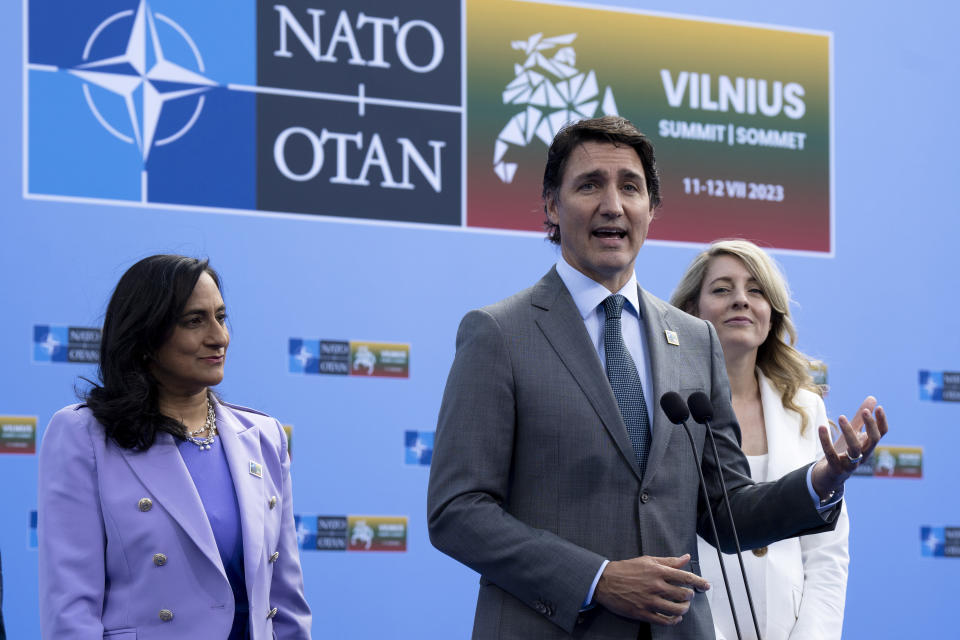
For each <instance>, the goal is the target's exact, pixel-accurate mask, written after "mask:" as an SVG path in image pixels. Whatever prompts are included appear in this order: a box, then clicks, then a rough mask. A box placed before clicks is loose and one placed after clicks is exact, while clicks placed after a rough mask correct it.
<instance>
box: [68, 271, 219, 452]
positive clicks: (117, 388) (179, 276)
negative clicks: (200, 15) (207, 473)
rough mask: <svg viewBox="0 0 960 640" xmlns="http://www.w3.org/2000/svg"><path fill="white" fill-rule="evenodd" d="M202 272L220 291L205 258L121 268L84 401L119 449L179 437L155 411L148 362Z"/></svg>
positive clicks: (176, 424)
mask: <svg viewBox="0 0 960 640" xmlns="http://www.w3.org/2000/svg"><path fill="white" fill-rule="evenodd" d="M203 273H207V274H209V275H210V277H211V278H213V281H214V282H215V283H216V285H217V288H218V289H219V288H220V278H219V277H218V276H217V272H216V271H214V270H213V269H212V268H211V267H210V265H209V264H208V261H207V260H198V259H197V258H188V257H186V256H178V255H156V256H150V257H149V258H144V259H143V260H141V261H139V262H137V263H136V264H135V265H133V266H132V267H130V268H129V269H127V272H126V273H124V274H123V277H121V278H120V282H118V283H117V288H116V289H115V290H114V292H113V296H111V298H110V304H109V305H107V314H106V317H105V318H104V320H103V333H102V336H101V342H100V366H99V369H98V372H97V374H98V378H99V380H100V384H97V383H95V382H91V388H90V390H89V391H87V392H86V394H84V396H85V397H84V402H85V404H86V406H87V407H89V408H90V411H92V412H93V415H94V417H95V418H96V419H97V421H98V422H100V424H102V425H103V428H104V429H105V430H106V435H107V438H108V439H112V440H113V441H114V442H116V443H117V445H119V446H120V447H123V448H125V449H136V450H141V451H142V450H145V449H149V448H150V447H151V446H153V443H154V441H155V440H156V437H157V433H158V432H160V431H164V432H166V433H170V434H172V435H174V436H177V437H183V425H182V424H180V423H179V422H177V421H176V420H173V419H172V418H169V417H167V416H165V415H163V414H162V413H160V409H159V407H158V404H157V381H156V379H155V378H154V377H153V375H151V373H150V360H151V358H152V357H153V354H155V353H156V352H157V350H158V349H159V348H160V347H161V346H162V345H163V344H164V343H165V342H166V341H167V339H169V337H170V335H171V334H172V333H173V330H174V327H175V326H176V323H177V320H178V319H179V317H180V314H181V313H182V312H183V309H184V307H185V306H186V304H187V300H188V299H189V298H190V295H191V294H192V293H193V289H194V287H195V286H196V284H197V280H199V279H200V276H201V275H202V274H203Z"/></svg>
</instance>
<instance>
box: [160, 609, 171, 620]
mask: <svg viewBox="0 0 960 640" xmlns="http://www.w3.org/2000/svg"><path fill="white" fill-rule="evenodd" d="M160 619H161V620H163V621H164V622H170V621H171V620H173V611H170V609H160Z"/></svg>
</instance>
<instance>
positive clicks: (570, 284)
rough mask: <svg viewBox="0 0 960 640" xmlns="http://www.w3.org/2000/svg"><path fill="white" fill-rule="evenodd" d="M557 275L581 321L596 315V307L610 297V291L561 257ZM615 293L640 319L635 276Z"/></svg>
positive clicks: (631, 275) (633, 274) (632, 274)
mask: <svg viewBox="0 0 960 640" xmlns="http://www.w3.org/2000/svg"><path fill="white" fill-rule="evenodd" d="M557 274H559V276H560V279H561V280H563V284H565V285H566V287H567V290H568V291H569V292H570V295H571V296H572V297H573V302H574V304H576V305H577V311H579V312H580V317H581V318H582V319H583V320H586V319H587V316H588V315H590V314H591V313H597V307H598V306H599V305H600V304H601V303H602V302H603V301H604V300H606V299H607V298H608V297H609V296H610V295H611V294H610V290H609V289H607V288H606V287H605V286H603V285H602V284H600V283H599V282H597V281H596V280H593V279H592V278H590V277H589V276H586V275H584V274H582V273H580V272H579V271H577V270H576V269H574V268H573V267H571V266H570V264H569V263H568V262H567V261H566V260H565V259H564V257H563V256H562V255H561V256H560V259H559V260H558V261H557ZM617 293H619V294H620V295H622V296H623V297H625V298H626V299H627V302H629V303H630V308H631V309H632V310H633V313H634V314H635V315H636V316H637V317H640V297H639V295H638V294H637V274H635V273H631V274H630V280H628V281H627V284H625V285H623V288H622V289H620V291H617Z"/></svg>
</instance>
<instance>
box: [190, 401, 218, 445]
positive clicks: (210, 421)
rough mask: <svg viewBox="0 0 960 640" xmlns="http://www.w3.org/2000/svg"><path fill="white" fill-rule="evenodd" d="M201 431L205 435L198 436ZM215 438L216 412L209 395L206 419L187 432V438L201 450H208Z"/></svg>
mask: <svg viewBox="0 0 960 640" xmlns="http://www.w3.org/2000/svg"><path fill="white" fill-rule="evenodd" d="M201 433H206V434H207V435H206V436H205V437H203V438H201V437H199V436H200V434H201ZM216 439H217V413H216V411H214V409H213V403H212V402H210V396H209V395H208V396H207V421H206V422H204V423H203V426H202V427H200V428H199V429H196V430H194V431H190V432H188V433H187V440H189V441H190V442H192V443H193V444H195V445H197V446H198V447H200V450H201V451H209V450H210V445H212V444H213V443H214V441H215V440H216Z"/></svg>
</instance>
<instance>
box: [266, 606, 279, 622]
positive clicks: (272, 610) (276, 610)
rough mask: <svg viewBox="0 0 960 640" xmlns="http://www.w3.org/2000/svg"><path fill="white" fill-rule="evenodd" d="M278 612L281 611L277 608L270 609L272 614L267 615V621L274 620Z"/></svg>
mask: <svg viewBox="0 0 960 640" xmlns="http://www.w3.org/2000/svg"><path fill="white" fill-rule="evenodd" d="M278 611H279V609H277V608H276V607H274V608H273V609H270V613H268V614H267V620H269V619H270V618H272V617H273V616H275V615H277V612H278Z"/></svg>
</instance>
